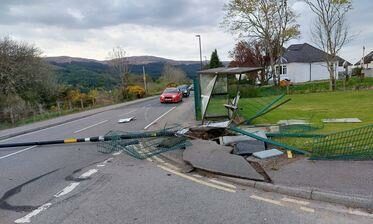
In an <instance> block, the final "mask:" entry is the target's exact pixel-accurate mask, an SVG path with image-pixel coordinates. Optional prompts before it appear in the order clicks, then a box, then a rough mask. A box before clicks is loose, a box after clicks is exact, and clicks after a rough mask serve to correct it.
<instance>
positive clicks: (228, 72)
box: [198, 67, 263, 75]
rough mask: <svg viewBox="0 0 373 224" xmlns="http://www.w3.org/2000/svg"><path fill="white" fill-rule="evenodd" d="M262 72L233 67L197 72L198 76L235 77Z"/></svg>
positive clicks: (258, 68)
mask: <svg viewBox="0 0 373 224" xmlns="http://www.w3.org/2000/svg"><path fill="white" fill-rule="evenodd" d="M260 70H263V68H261V67H233V68H225V67H221V68H211V69H206V70H202V71H199V72H198V73H199V74H216V75H235V74H245V73H249V72H255V71H260Z"/></svg>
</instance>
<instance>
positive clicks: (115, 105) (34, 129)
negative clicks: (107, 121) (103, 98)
mask: <svg viewBox="0 0 373 224" xmlns="http://www.w3.org/2000/svg"><path fill="white" fill-rule="evenodd" d="M156 98H158V96H150V97H146V98H143V99H138V100H133V101H129V102H125V103H120V104H114V105H110V106H106V107H109V108H107V109H103V108H105V107H102V109H103V110H99V109H100V108H96V109H93V110H98V111H96V112H92V113H90V114H85V115H82V116H78V117H74V118H71V119H67V120H64V121H60V122H55V123H52V124H48V125H44V126H41V127H37V128H32V129H28V130H25V131H19V132H16V133H11V134H8V135H2V136H0V140H4V139H7V138H12V137H16V136H18V135H24V134H27V133H30V132H34V131H39V130H42V129H46V128H50V127H53V126H57V125H61V124H63V123H67V122H71V121H75V120H79V119H83V118H86V117H90V116H93V115H96V114H100V113H103V112H106V111H109V110H113V109H117V108H120V107H124V106H130V105H133V104H136V103H142V102H145V101H147V100H152V99H156ZM84 112H89V110H87V111H82V112H78V113H84ZM56 118H58V117H56ZM52 119H53V118H52ZM45 121H47V120H45ZM20 127H22V126H20ZM4 130H6V129H4Z"/></svg>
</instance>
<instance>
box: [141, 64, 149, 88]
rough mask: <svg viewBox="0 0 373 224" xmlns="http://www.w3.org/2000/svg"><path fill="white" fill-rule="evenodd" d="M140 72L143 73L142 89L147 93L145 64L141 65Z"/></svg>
mask: <svg viewBox="0 0 373 224" xmlns="http://www.w3.org/2000/svg"><path fill="white" fill-rule="evenodd" d="M142 74H143V79H144V89H145V93H148V87H147V85H146V75H145V66H142Z"/></svg>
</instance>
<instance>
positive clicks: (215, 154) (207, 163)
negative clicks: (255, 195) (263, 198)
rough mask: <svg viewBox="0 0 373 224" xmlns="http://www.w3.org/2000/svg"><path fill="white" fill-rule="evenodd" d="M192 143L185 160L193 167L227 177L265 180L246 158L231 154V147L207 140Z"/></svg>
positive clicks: (185, 152)
mask: <svg viewBox="0 0 373 224" xmlns="http://www.w3.org/2000/svg"><path fill="white" fill-rule="evenodd" d="M191 143H192V146H189V147H187V148H186V149H185V150H184V153H183V159H184V161H186V162H188V163H190V164H191V165H192V166H193V167H195V168H198V169H202V170H206V171H210V172H213V173H216V174H222V175H226V176H234V177H240V178H245V179H251V180H260V181H264V180H265V178H264V177H263V176H262V175H260V174H259V173H258V172H257V171H256V170H255V169H254V168H253V167H252V166H251V165H250V164H249V163H248V161H246V160H245V158H244V157H242V156H237V155H234V154H230V152H231V151H232V148H231V147H227V146H222V145H218V144H217V143H215V142H213V141H206V140H193V141H191Z"/></svg>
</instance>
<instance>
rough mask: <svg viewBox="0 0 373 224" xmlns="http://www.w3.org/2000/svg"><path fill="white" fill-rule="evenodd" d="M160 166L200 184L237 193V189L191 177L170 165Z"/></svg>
mask: <svg viewBox="0 0 373 224" xmlns="http://www.w3.org/2000/svg"><path fill="white" fill-rule="evenodd" d="M158 167H159V168H161V169H163V170H165V171H167V172H170V173H173V174H175V175H177V176H180V177H183V178H185V179H188V180H191V181H194V182H196V183H199V184H203V185H206V186H208V187H213V188H216V189H219V190H222V191H227V192H231V193H236V191H235V190H232V189H230V188H225V187H222V186H219V185H216V184H212V183H208V182H205V181H202V180H198V179H197V178H194V177H191V176H188V175H185V174H183V173H180V172H177V171H175V170H172V169H170V168H168V167H165V166H161V165H158Z"/></svg>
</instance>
